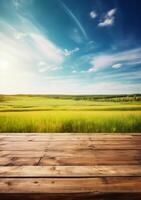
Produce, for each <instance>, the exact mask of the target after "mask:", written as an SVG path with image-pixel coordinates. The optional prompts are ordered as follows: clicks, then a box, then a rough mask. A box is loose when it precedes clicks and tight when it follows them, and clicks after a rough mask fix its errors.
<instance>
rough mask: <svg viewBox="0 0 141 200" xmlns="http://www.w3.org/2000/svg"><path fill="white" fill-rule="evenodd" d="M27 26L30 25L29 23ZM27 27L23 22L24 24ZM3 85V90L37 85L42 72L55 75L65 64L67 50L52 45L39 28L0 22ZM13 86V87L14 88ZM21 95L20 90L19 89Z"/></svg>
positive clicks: (1, 77)
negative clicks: (22, 28)
mask: <svg viewBox="0 0 141 200" xmlns="http://www.w3.org/2000/svg"><path fill="white" fill-rule="evenodd" d="M26 22H27V21H26ZM21 23H23V22H21ZM0 27H1V31H0V85H1V90H2V91H4V90H5V89H6V88H11V89H12V87H13V90H14V89H15V91H16V90H17V89H16V87H17V85H16V83H15V84H14V82H17V83H18V84H19V86H21V87H23V88H25V87H26V86H27V83H28V84H29V83H30V84H33V83H34V82H36V81H37V80H38V79H36V78H38V76H39V73H38V72H42V73H43V72H46V71H55V70H59V69H61V67H62V64H63V62H64V61H65V57H66V56H65V55H64V50H62V49H61V48H59V47H57V46H56V45H55V44H54V43H53V42H51V41H50V40H49V39H48V38H47V37H46V36H44V34H43V33H41V32H40V30H39V29H38V27H34V25H33V24H31V23H30V26H29V24H28V23H25V24H24V25H23V27H24V31H21V29H20V27H18V26H17V27H14V26H12V25H11V24H9V23H7V22H5V21H0ZM12 85H13V86H12ZM19 91H20V88H19Z"/></svg>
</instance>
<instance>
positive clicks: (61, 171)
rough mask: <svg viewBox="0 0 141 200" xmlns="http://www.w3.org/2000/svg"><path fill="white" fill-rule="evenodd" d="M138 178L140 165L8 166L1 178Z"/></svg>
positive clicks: (2, 170)
mask: <svg viewBox="0 0 141 200" xmlns="http://www.w3.org/2000/svg"><path fill="white" fill-rule="evenodd" d="M107 176H109V177H110V176H117V177H120V176H128V177H129V176H130V177H131V176H133V177H134V176H138V177H141V166H139V165H131V166H129V165H119V166H117V165H115V166H102V165H100V166H75V167H74V166H56V167H54V166H20V167H17V166H6V167H0V177H3V178H4V177H5V178H9V177H17V178H19V177H21V178H23V177H34V178H35V177H36V178H37V177H39V178H41V177H44V178H49V177H54V178H55V177H58V178H59V177H70V178H72V177H78V178H79V177H91V178H92V177H107Z"/></svg>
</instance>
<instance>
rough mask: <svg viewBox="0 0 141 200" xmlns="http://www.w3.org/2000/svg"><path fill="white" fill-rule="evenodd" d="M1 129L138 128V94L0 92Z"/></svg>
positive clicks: (98, 130)
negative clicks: (90, 94) (85, 94)
mask: <svg viewBox="0 0 141 200" xmlns="http://www.w3.org/2000/svg"><path fill="white" fill-rule="evenodd" d="M0 132H39V133H42V132H52V133H55V132H74V133H131V132H134V133H135V132H136V133H139V132H141V97H140V96H139V95H138V96H46V95H45V96H37V95H36V96H35V95H34V96H33V95H28V96H27V95H15V96H4V95H0Z"/></svg>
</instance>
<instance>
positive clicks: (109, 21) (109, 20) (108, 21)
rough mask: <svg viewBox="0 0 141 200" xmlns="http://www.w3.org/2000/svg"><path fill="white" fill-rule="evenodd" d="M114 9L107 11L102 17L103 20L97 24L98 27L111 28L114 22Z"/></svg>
mask: <svg viewBox="0 0 141 200" xmlns="http://www.w3.org/2000/svg"><path fill="white" fill-rule="evenodd" d="M115 14H116V9H115V8H114V9H112V10H109V11H108V12H107V14H106V15H105V16H104V19H102V20H101V21H100V23H99V24H98V26H99V27H105V26H112V25H113V24H114V21H115Z"/></svg>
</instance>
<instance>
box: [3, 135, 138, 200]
mask: <svg viewBox="0 0 141 200" xmlns="http://www.w3.org/2000/svg"><path fill="white" fill-rule="evenodd" d="M11 198H14V199H15V200H17V199H27V200H28V199H29V200H31V199H33V200H34V199H36V200H38V199H40V200H43V199H46V200H48V199H68V200H69V199H86V200H87V199H99V200H103V199H108V200H110V199H115V200H116V199H124V200H126V199H129V200H130V199H135V200H139V199H141V135H140V134H130V135H121V134H118V135H108V134H88V135H87V134H60V133H59V134H32V133H30V134H28V133H27V134H19V133H15V134H13V133H12V134H11V133H9V134H1V135H0V199H5V200H7V199H11Z"/></svg>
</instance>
